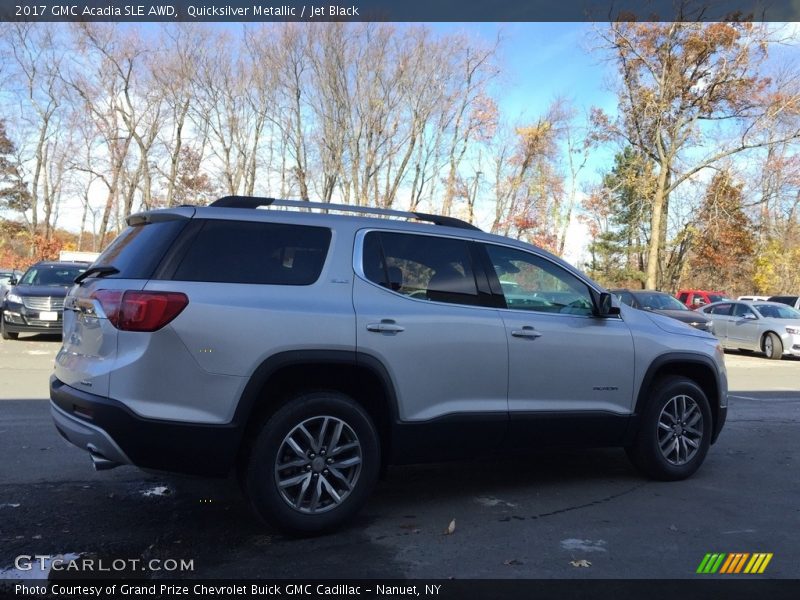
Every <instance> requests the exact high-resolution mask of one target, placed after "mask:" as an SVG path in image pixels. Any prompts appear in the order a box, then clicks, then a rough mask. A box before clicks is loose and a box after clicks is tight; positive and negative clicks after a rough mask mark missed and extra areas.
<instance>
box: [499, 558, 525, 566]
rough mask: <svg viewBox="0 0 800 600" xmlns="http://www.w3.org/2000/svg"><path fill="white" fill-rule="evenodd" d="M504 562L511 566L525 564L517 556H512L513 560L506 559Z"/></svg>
mask: <svg viewBox="0 0 800 600" xmlns="http://www.w3.org/2000/svg"><path fill="white" fill-rule="evenodd" d="M503 564H504V565H507V566H509V567H516V566H518V565H524V564H525V563H524V562H522V561H521V560H517V559H516V558H512V559H511V560H504V561H503Z"/></svg>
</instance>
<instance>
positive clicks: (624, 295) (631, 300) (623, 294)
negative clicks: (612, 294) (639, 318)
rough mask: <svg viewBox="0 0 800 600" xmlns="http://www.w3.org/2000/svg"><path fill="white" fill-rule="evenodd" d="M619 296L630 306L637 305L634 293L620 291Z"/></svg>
mask: <svg viewBox="0 0 800 600" xmlns="http://www.w3.org/2000/svg"><path fill="white" fill-rule="evenodd" d="M617 298H619V299H620V301H622V302H624V303H625V304H627V305H628V306H636V301H635V300H634V298H633V294H631V293H630V292H619V293H618V294H617Z"/></svg>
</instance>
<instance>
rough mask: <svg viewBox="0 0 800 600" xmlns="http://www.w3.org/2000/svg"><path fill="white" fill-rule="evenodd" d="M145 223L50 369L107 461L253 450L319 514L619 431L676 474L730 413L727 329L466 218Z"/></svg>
mask: <svg viewBox="0 0 800 600" xmlns="http://www.w3.org/2000/svg"><path fill="white" fill-rule="evenodd" d="M263 207H267V208H268V210H256V208H263ZM276 207H281V208H282V209H283V210H269V209H270V208H276ZM287 208H289V209H294V210H286V209H287ZM298 209H301V210H298ZM315 210H316V211H317V212H313V211H315ZM345 211H349V212H360V213H366V214H367V215H369V216H366V217H365V216H342V215H333V214H331V213H333V212H345ZM128 225H129V227H128V228H127V229H126V230H125V231H124V232H123V233H122V234H121V235H120V236H119V237H118V238H117V239H116V240H115V241H114V242H113V243H112V244H111V245H110V246H109V247H108V249H106V251H105V252H103V254H102V255H101V256H100V258H98V260H97V262H95V263H94V264H93V265H92V266H91V267H90V268H89V269H88V270H87V271H86V272H85V273H84V274H83V275H81V276H80V277H79V278H78V280H77V284H76V285H75V286H74V287H73V288H72V289H71V291H70V293H69V296H68V297H67V299H66V302H65V315H64V337H63V340H64V341H63V346H62V348H61V350H60V352H59V354H58V356H57V358H56V366H55V373H54V376H53V377H52V379H51V399H52V403H51V404H52V414H53V418H54V420H55V424H56V427H57V428H58V430H59V431H60V432H61V433H62V434H63V435H64V437H65V438H67V439H68V440H69V441H70V442H72V443H73V444H75V445H77V446H78V447H80V448H82V449H85V450H87V451H88V452H89V454H90V455H91V457H92V460H93V462H94V465H95V467H96V468H98V469H105V468H110V467H113V466H116V465H119V464H133V465H137V466H139V467H141V468H143V469H151V470H158V471H171V472H179V473H188V474H195V475H210V476H226V475H227V474H229V473H231V472H237V473H238V475H239V477H240V478H241V480H242V482H243V487H244V489H245V490H246V493H247V495H248V497H249V499H250V501H251V502H252V505H253V507H254V509H255V511H256V513H257V514H258V515H259V516H260V517H261V518H263V519H264V520H265V521H268V522H269V523H271V524H273V525H274V526H276V527H279V528H282V529H284V530H287V531H290V532H295V533H314V532H320V531H325V530H330V529H332V528H334V527H336V526H338V525H340V524H341V523H343V522H344V521H346V520H347V519H348V518H350V517H352V516H353V515H354V514H355V513H356V512H357V511H358V510H359V509H360V508H361V506H362V505H363V504H364V503H365V502H366V500H367V498H368V496H369V494H370V491H371V489H372V488H373V486H374V484H375V482H376V480H377V479H378V476H379V473H380V472H381V470H382V469H383V468H384V467H385V466H386V465H389V464H398V463H415V462H423V461H434V460H437V461H438V460H443V459H452V458H465V457H471V456H475V455H477V454H485V453H492V452H500V453H503V452H511V451H515V450H518V449H521V448H529V447H532V446H542V445H565V444H580V445H586V446H620V447H624V448H625V449H626V451H627V452H628V455H629V456H630V458H631V459H632V461H633V463H634V464H635V465H636V467H638V468H639V469H640V470H641V471H642V472H643V473H644V474H645V475H647V476H650V477H653V478H657V479H662V480H677V479H683V478H686V477H688V476H690V475H691V474H692V473H694V472H695V471H696V470H697V468H698V467H699V466H700V464H701V463H702V462H703V459H704V458H705V456H706V453H707V451H708V448H709V445H710V444H712V443H713V442H714V441H715V440H716V438H717V436H718V435H719V432H720V430H721V429H722V426H723V423H724V422H725V416H726V412H727V402H726V397H727V377H726V372H725V366H724V362H723V354H722V349H721V347H720V345H719V344H718V342H717V341H716V340H715V339H714V338H713V337H712V336H710V335H709V334H707V333H705V332H702V331H698V330H696V329H693V328H691V327H689V326H687V325H684V324H682V323H680V322H678V321H676V320H674V319H670V318H668V317H664V316H660V315H656V314H651V313H647V312H643V311H638V310H635V309H632V308H630V307H628V306H625V305H621V306H620V305H618V304H617V302H616V300H614V299H612V297H611V295H610V294H608V293H607V292H606V291H605V290H603V289H602V288H601V287H600V286H599V285H597V284H596V283H594V282H593V281H591V280H590V279H588V278H587V277H586V276H585V275H583V274H582V273H580V272H579V271H577V270H575V269H574V268H572V267H571V266H570V265H568V264H566V263H565V262H564V261H562V260H560V259H559V258H557V257H555V256H553V255H551V254H549V253H547V252H545V251H543V250H540V249H538V248H535V247H533V246H530V245H528V244H525V243H522V242H518V241H515V240H511V239H508V238H504V237H499V236H495V235H489V234H486V233H483V232H482V231H480V230H478V229H476V228H475V227H473V226H472V225H469V224H467V223H465V222H462V221H459V220H456V219H452V218H446V217H436V216H432V215H426V214H422V213H407V212H400V211H389V210H378V209H372V208H363V207H354V206H337V205H331V204H317V203H309V202H296V201H287V200H272V199H268V198H247V197H238V196H229V197H226V198H222V199H220V200H217V201H216V202H214V203H213V204H212V205H211V206H209V207H203V208H200V207H180V208H175V209H167V210H156V211H150V212H145V213H141V214H137V215H133V216H131V217H130V218H129V219H128Z"/></svg>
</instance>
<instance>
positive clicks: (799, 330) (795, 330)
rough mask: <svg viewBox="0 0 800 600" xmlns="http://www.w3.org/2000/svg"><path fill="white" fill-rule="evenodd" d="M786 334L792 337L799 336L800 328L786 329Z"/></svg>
mask: <svg viewBox="0 0 800 600" xmlns="http://www.w3.org/2000/svg"><path fill="white" fill-rule="evenodd" d="M786 333H791V334H793V335H800V327H787V328H786Z"/></svg>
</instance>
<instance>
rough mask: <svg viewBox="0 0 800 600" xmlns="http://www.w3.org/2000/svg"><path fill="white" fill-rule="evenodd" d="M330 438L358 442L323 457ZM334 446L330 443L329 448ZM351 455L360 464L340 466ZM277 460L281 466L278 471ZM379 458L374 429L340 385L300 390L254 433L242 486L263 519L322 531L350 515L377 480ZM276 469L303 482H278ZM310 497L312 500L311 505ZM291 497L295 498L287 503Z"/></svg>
mask: <svg viewBox="0 0 800 600" xmlns="http://www.w3.org/2000/svg"><path fill="white" fill-rule="evenodd" d="M326 419H327V421H326ZM340 422H341V423H343V424H344V425H343V426H342V427H341V428H340V429H339V432H340V434H339V437H338V439H339V442H338V443H334V442H333V438H334V436H335V435H336V433H335V432H336V429H337V427H338V423H340ZM323 423H324V424H323ZM301 424H302V425H304V426H306V427H307V429H306V431H309V433H310V434H311V437H312V438H314V441H313V442H312V441H311V439H310V438H308V437H307V436H305V435H304V434H303V433H302V430H301V429H299V427H300V425H301ZM329 427H333V429H330V428H329ZM323 431H324V432H325V433H324V434H323V433H322V432H323ZM291 433H294V435H293V436H292V441H293V442H295V444H294V445H295V446H297V445H299V447H300V449H301V450H304V451H305V452H304V453H303V454H302V456H304V457H305V458H299V457H300V456H301V454H298V452H297V451H296V450H293V449H292V448H293V446H292V445H291V443H290V442H288V441H287V440H288V436H289V435H290V434H291ZM296 436H298V437H297V439H295V437H296ZM320 438H321V439H322V440H323V444H321V445H317V446H318V447H317V450H316V451H315V450H314V448H313V447H312V444H317V442H319V439H320ZM329 443H331V444H333V445H335V446H336V448H339V449H341V448H343V447H345V446H353V443H357V445H358V448H355V447H351V448H348V449H347V450H341V451H339V452H337V454H336V456H337V458H332V457H331V456H327V457H325V456H326V454H327V450H328V448H327V445H328V444H329ZM304 444H305V445H304ZM334 450H335V449H334V448H330V451H331V453H333V452H334ZM317 452H318V453H319V454H318V455H317ZM359 453H360V454H359ZM357 454H359V456H358V458H360V463H357V464H356V465H355V466H349V467H342V466H340V465H343V464H344V463H346V462H353V461H355V459H356V455H357ZM309 457H313V460H312V459H311V458H309ZM323 457H325V458H323ZM337 460H338V461H341V462H335V461H337ZM279 461H280V462H281V465H282V469H283V470H280V471H279V470H278V462H279ZM303 461H306V462H305V463H304V464H303V465H302V466H296V467H295V466H291V465H290V463H297V462H303ZM320 461H323V462H322V463H320ZM326 464H327V466H326ZM380 465H381V457H380V443H379V440H378V433H377V430H376V429H375V425H374V424H373V423H372V420H371V419H370V417H369V415H368V414H367V413H366V411H365V410H364V409H363V408H362V407H361V406H359V405H358V404H357V403H356V402H355V401H354V400H352V399H351V398H350V397H349V396H346V395H345V394H342V393H339V392H312V393H306V394H301V395H298V396H296V397H294V398H293V399H291V400H290V401H289V402H288V403H287V404H286V405H284V406H282V407H281V408H280V409H279V410H278V411H277V412H275V414H273V415H272V416H271V417H269V418H268V419H267V420H266V421H265V422H264V424H263V425H262V427H261V430H260V431H259V432H258V433H257V434H256V437H255V439H254V441H253V445H252V447H251V449H250V452H249V454H248V456H247V458H246V462H245V464H244V465H243V467H244V468H243V480H244V488H245V492H246V494H247V496H248V498H249V500H250V503H251V504H252V506H253V509H254V510H255V512H256V514H257V515H258V516H259V517H260V518H261V519H262V520H263V521H265V522H266V523H268V524H269V525H272V526H273V527H275V528H277V529H280V530H282V531H284V532H286V533H290V534H293V535H313V534H320V533H325V532H328V531H332V530H334V529H336V528H338V527H340V526H341V525H343V524H344V523H346V522H347V521H348V520H349V519H351V518H352V517H354V516H355V515H356V513H357V512H358V511H359V510H360V509H361V507H362V506H363V505H364V503H365V502H366V501H367V499H368V498H369V495H370V493H371V492H372V489H373V487H374V486H375V482H376V481H377V479H378V473H379V471H380ZM334 467H338V468H334ZM329 468H330V472H329V470H328V469H329ZM306 469H307V470H306ZM320 469H324V470H320ZM334 471H335V472H336V475H334V473H333V472H334ZM279 473H280V476H281V478H283V481H284V482H286V481H290V480H294V479H300V478H303V482H298V483H297V484H294V485H290V486H288V487H285V486H284V487H281V486H279V485H278V474H279ZM337 477H341V479H337ZM347 479H349V484H351V486H352V487H351V489H349V491H348V489H347V487H346V485H347V484H345V483H343V481H344V480H347ZM306 481H307V483H306ZM323 483H324V484H325V485H323ZM304 486H306V487H305V489H304ZM325 486H328V487H325ZM330 486H332V487H333V488H334V492H336V493H337V495H340V498H341V501H340V502H336V501H335V500H334V496H333V494H331V493H329V492H328V489H329V488H330ZM309 491H310V492H311V497H308V493H309ZM304 494H305V495H304ZM298 498H299V500H298ZM315 498H316V499H317V502H316V503H314V505H313V506H314V508H313V509H312V502H314V499H315ZM293 501H295V502H297V504H295V505H293V504H292V502H293Z"/></svg>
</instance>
